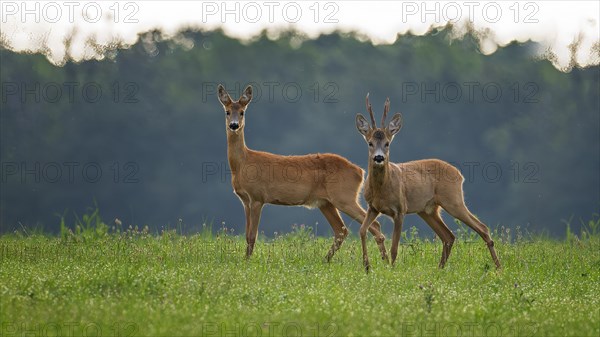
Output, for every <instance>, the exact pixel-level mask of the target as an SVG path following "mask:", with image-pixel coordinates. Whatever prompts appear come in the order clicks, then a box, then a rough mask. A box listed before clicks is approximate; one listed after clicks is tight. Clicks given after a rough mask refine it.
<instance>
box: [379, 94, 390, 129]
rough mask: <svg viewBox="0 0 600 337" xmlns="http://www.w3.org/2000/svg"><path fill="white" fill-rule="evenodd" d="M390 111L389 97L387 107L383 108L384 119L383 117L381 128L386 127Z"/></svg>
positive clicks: (386, 102)
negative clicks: (386, 119)
mask: <svg viewBox="0 0 600 337" xmlns="http://www.w3.org/2000/svg"><path fill="white" fill-rule="evenodd" d="M389 111H390V98H389V97H388V98H387V99H386V100H385V105H384V106H383V117H381V127H382V128H384V127H385V118H386V117H387V114H388V112H389Z"/></svg>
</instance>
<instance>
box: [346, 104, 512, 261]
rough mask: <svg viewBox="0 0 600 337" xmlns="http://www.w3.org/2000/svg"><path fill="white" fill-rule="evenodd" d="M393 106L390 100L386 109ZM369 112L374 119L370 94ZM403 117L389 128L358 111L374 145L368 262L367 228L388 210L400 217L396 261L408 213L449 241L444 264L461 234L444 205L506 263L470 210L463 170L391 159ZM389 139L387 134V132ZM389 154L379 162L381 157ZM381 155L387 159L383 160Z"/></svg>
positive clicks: (369, 186) (430, 162) (396, 220)
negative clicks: (457, 234)
mask: <svg viewBox="0 0 600 337" xmlns="http://www.w3.org/2000/svg"><path fill="white" fill-rule="evenodd" d="M388 109H389V99H388V101H386V104H385V108H384V110H385V111H386V112H387V110H388ZM367 110H368V111H369V113H370V115H371V120H372V121H373V120H374V117H373V114H372V110H371V109H370V104H369V102H368V95H367ZM401 125H402V124H401V115H400V114H396V115H395V116H394V117H393V118H392V121H391V122H390V124H389V125H388V126H387V127H386V126H385V124H384V119H382V123H381V128H377V127H376V126H374V125H372V126H369V125H368V122H366V119H365V118H364V117H362V115H358V116H357V119H356V126H357V128H358V130H359V132H360V133H361V134H362V135H363V136H364V138H365V140H366V141H367V143H368V144H369V171H368V174H367V179H366V182H365V199H366V200H367V203H368V205H369V208H368V210H367V216H366V218H365V221H364V222H363V224H362V226H361V228H360V236H361V241H362V248H363V262H364V265H365V269H366V270H367V271H368V270H369V260H368V257H367V250H366V242H365V240H364V237H365V234H366V228H368V226H369V225H370V223H371V222H372V221H374V220H375V218H377V216H378V215H379V214H380V213H383V214H385V215H387V216H389V217H391V218H392V219H393V220H394V233H393V237H392V247H391V251H390V255H391V256H392V264H393V263H394V262H395V260H396V256H397V254H398V242H399V241H400V234H401V232H402V222H403V219H404V216H405V215H406V214H411V213H416V214H418V215H419V216H420V217H421V218H422V219H423V220H424V221H425V222H427V224H428V225H429V226H430V227H431V228H432V229H433V230H434V232H435V233H436V234H437V235H438V236H439V237H440V239H441V240H442V242H443V243H444V247H443V250H442V258H441V260H440V264H439V267H440V268H443V267H444V265H445V263H446V261H447V260H448V257H449V255H450V251H451V249H452V244H453V243H454V240H455V236H454V234H453V233H452V231H450V229H449V228H448V226H447V225H446V224H445V223H444V221H443V220H442V218H441V216H440V211H441V209H442V208H443V209H445V210H446V211H447V212H448V213H450V215H452V216H453V217H455V218H457V219H459V220H461V221H462V222H464V223H465V224H466V225H468V226H469V227H471V228H472V229H473V230H475V231H476V232H477V233H478V234H479V235H480V236H481V237H482V238H483V240H484V241H485V242H486V243H487V246H488V248H489V250H490V254H491V255H492V259H493V260H494V263H495V264H496V267H497V268H500V261H499V260H498V257H497V255H496V251H495V249H494V241H492V238H491V237H490V234H489V229H488V227H487V226H486V225H485V224H483V223H482V222H481V221H479V219H477V218H476V217H475V216H474V215H473V214H471V212H470V211H469V210H468V209H467V206H466V205H465V202H464V196H463V189H462V185H463V182H464V178H463V176H462V174H461V173H460V171H459V170H458V169H457V168H456V167H454V166H452V165H450V164H449V163H447V162H444V161H442V160H438V159H425V160H416V161H411V162H407V163H398V164H394V163H390V162H389V144H390V143H391V142H392V140H393V137H394V135H395V134H396V133H397V132H398V131H399V130H400V128H401ZM382 134H383V135H384V137H381V135H382ZM378 155H379V156H383V158H384V159H383V161H381V162H380V163H377V162H376V161H375V156H378ZM380 159H381V158H380Z"/></svg>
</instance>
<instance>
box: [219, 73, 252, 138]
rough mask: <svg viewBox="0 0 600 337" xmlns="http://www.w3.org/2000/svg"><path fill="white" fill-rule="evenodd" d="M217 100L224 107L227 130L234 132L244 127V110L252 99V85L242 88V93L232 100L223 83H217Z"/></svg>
mask: <svg viewBox="0 0 600 337" xmlns="http://www.w3.org/2000/svg"><path fill="white" fill-rule="evenodd" d="M218 94H219V102H221V104H222V105H223V108H224V109H225V115H226V116H225V125H226V126H227V130H228V131H229V132H235V133H237V132H238V131H240V130H242V129H243V128H244V111H246V107H247V106H248V104H250V101H251V100H252V86H251V85H249V86H247V87H246V89H244V93H242V96H240V98H239V99H238V100H237V101H233V100H232V99H231V96H229V94H228V93H227V91H226V90H225V88H224V87H223V85H221V84H219V88H218Z"/></svg>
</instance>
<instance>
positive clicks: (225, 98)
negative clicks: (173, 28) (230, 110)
mask: <svg viewBox="0 0 600 337" xmlns="http://www.w3.org/2000/svg"><path fill="white" fill-rule="evenodd" d="M217 90H218V94H219V102H221V104H223V106H227V105H230V104H231V103H232V102H231V96H229V94H228V93H227V91H226V90H225V87H223V85H222V84H219V87H218V89H217Z"/></svg>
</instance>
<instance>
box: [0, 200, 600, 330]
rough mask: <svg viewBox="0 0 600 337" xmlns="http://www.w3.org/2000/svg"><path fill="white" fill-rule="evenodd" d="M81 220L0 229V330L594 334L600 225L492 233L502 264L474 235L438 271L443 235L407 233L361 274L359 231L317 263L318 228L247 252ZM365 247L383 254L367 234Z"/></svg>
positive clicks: (173, 233) (224, 238) (241, 245)
mask: <svg viewBox="0 0 600 337" xmlns="http://www.w3.org/2000/svg"><path fill="white" fill-rule="evenodd" d="M90 214H92V215H93V214H97V212H94V211H90ZM83 218H87V219H92V218H94V216H84V217H83ZM89 221H90V224H92V225H91V227H88V228H87V229H85V227H82V230H81V231H79V232H77V231H73V232H72V234H70V235H71V237H67V238H65V237H51V236H43V235H40V234H32V235H29V236H24V235H21V234H20V232H17V233H15V234H8V235H3V236H1V237H0V285H1V286H0V295H1V296H0V307H2V312H1V315H0V325H1V326H2V327H3V328H4V329H8V330H5V331H12V332H14V333H15V334H22V333H24V331H29V330H32V329H33V330H36V331H37V330H40V331H52V332H54V331H57V330H56V329H59V330H60V332H61V333H57V335H60V334H62V335H65V334H67V332H68V331H71V333H72V334H73V335H84V334H86V333H88V332H89V331H92V329H95V330H94V331H97V330H99V331H102V332H103V334H111V335H113V334H115V335H121V336H132V335H138V336H161V335H169V336H172V335H177V336H184V335H185V336H191V335H211V334H213V335H224V334H228V335H250V334H252V335H256V331H260V332H261V334H262V335H263V336H265V335H293V334H294V333H295V331H298V329H299V331H301V332H302V335H311V336H313V335H315V336H346V335H355V336H364V335H369V336H391V335H411V334H413V335H421V334H425V333H431V331H432V329H433V330H435V331H437V333H436V334H442V333H441V332H440V331H444V333H443V334H442V335H456V334H458V333H457V331H458V330H457V329H460V330H461V331H462V332H463V334H464V332H465V331H472V334H469V335H474V336H475V335H476V336H479V335H486V331H488V332H489V331H492V329H493V330H494V331H500V332H501V335H502V336H507V335H508V336H548V335H551V336H556V335H561V336H598V334H599V333H600V320H599V317H600V315H599V310H600V309H599V308H600V298H599V297H598V296H597V294H598V292H599V291H600V268H599V266H600V255H599V252H600V249H599V248H600V237H599V236H598V234H597V233H596V234H593V235H588V234H586V236H585V239H581V240H579V241H578V243H577V244H571V243H569V242H563V241H552V240H548V239H535V240H533V241H516V242H513V243H503V242H499V243H497V245H496V247H497V251H498V252H499V255H500V258H501V260H502V263H503V269H502V270H500V271H496V270H494V269H492V268H489V265H490V264H489V263H490V257H489V254H488V252H487V248H486V247H485V245H484V244H483V243H482V242H475V243H471V242H468V241H467V242H465V241H462V240H459V241H457V243H456V244H455V246H454V249H453V252H452V255H451V257H450V259H449V261H448V263H447V266H446V268H445V269H443V270H440V269H438V268H437V260H438V259H439V257H440V255H441V245H440V243H439V242H428V241H413V242H410V243H407V244H402V245H401V246H400V251H399V259H398V261H397V264H396V266H395V267H390V266H389V265H386V264H384V262H382V261H379V260H377V261H373V264H374V265H373V268H372V272H371V273H369V274H365V273H364V270H363V268H362V266H361V258H360V256H361V255H360V254H361V253H360V251H361V249H360V242H359V240H357V239H356V238H349V239H348V240H347V241H346V242H345V243H344V245H343V246H342V248H341V250H340V251H339V252H338V254H336V256H335V257H334V259H333V261H332V262H331V263H329V264H328V263H326V262H324V261H323V260H322V259H323V256H324V255H325V253H326V251H327V249H328V247H329V245H330V244H331V238H328V239H325V238H322V237H315V236H313V235H312V234H311V233H310V232H311V231H310V230H309V229H307V227H304V228H301V227H296V228H295V230H294V231H292V233H288V234H285V235H281V236H278V237H277V238H275V239H267V238H265V237H264V235H263V236H261V240H260V242H259V243H257V247H256V250H255V255H254V256H253V257H252V258H251V259H250V260H245V259H244V252H245V242H244V238H243V235H242V236H236V235H231V233H228V234H227V231H226V232H225V233H226V234H219V235H215V236H210V237H209V236H206V235H202V234H197V235H191V236H182V235H180V234H178V232H177V230H176V229H170V230H169V229H167V230H164V231H162V232H160V233H156V234H155V235H151V234H149V233H148V232H147V228H146V229H144V230H139V229H134V228H130V229H127V230H117V228H112V227H111V228H110V230H109V231H108V233H106V235H91V233H92V232H90V231H92V229H93V226H94V225H93V224H95V223H97V222H96V221H95V220H89ZM100 224H102V222H100ZM66 226H67V227H69V226H70V225H69V224H67V225H66ZM93 233H96V232H93ZM586 233H587V232H586ZM582 238H583V236H582ZM388 246H389V241H388ZM415 247H417V248H416V249H415ZM388 248H389V247H388ZM369 250H370V253H371V254H373V256H375V255H376V254H377V247H376V245H375V243H374V241H373V240H369ZM565 313H569V314H568V315H566V314H565ZM13 328H14V329H13ZM68 329H72V330H68ZM84 329H88V330H85V331H84ZM252 329H255V330H252ZM256 329H258V330H256ZM269 329H271V330H269ZM294 329H295V330H294ZM467 329H470V330H467ZM12 332H11V333H12ZM269 333H270V334H269Z"/></svg>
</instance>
